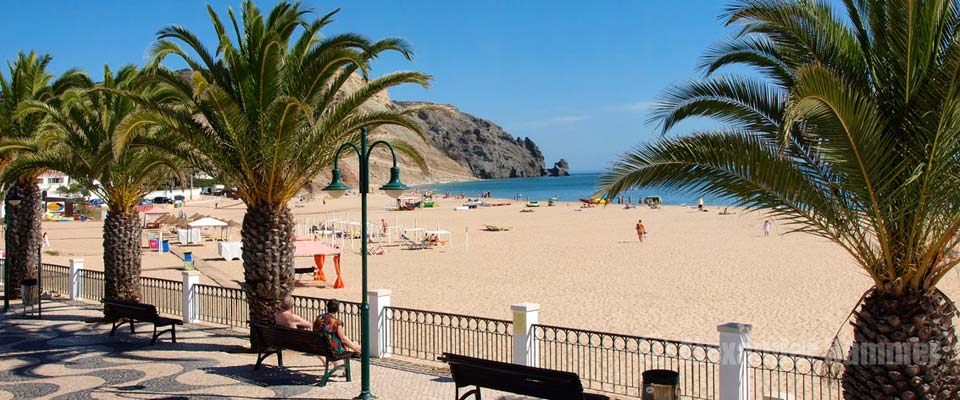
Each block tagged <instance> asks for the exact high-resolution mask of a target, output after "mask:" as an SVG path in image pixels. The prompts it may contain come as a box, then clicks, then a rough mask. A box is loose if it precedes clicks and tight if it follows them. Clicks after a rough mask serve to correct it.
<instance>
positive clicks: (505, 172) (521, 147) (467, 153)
mask: <svg viewBox="0 0 960 400" xmlns="http://www.w3.org/2000/svg"><path fill="white" fill-rule="evenodd" d="M393 104H394V105H395V106H396V107H399V108H404V107H411V106H416V105H423V104H427V103H420V102H403V101H395V102H393ZM413 120H414V121H415V122H417V124H418V125H420V127H421V128H422V129H423V131H424V134H425V135H426V138H427V141H429V142H430V144H431V145H433V146H434V147H436V148H437V149H440V150H441V151H443V152H444V153H445V154H446V155H447V156H449V157H450V158H452V159H453V160H454V161H456V162H458V163H460V164H461V165H464V166H466V167H467V168H469V169H470V172H471V173H472V174H473V175H474V176H476V177H478V178H482V179H499V178H520V177H536V176H543V175H547V174H548V170H547V169H545V168H544V162H543V153H541V152H540V148H538V147H537V144H536V143H534V142H533V141H532V140H530V138H519V137H518V138H514V137H513V136H512V135H510V134H509V133H507V132H505V131H504V130H503V128H501V127H500V126H498V125H497V124H494V123H492V122H490V121H488V120H485V119H482V118H477V117H475V116H473V115H470V114H467V113H465V112H462V111H460V110H458V109H456V108H455V107H453V106H449V110H429V111H420V112H418V113H417V115H416V117H414V118H413ZM558 166H559V163H558V165H555V166H554V168H552V169H550V170H549V171H553V170H554V169H556V170H557V173H558V174H563V175H569V172H568V168H567V166H566V161H563V168H558Z"/></svg>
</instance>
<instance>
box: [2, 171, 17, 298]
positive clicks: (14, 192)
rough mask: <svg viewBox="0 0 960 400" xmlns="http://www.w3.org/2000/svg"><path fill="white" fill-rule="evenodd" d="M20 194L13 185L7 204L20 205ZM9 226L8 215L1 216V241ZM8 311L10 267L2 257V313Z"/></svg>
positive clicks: (5, 257)
mask: <svg viewBox="0 0 960 400" xmlns="http://www.w3.org/2000/svg"><path fill="white" fill-rule="evenodd" d="M20 202H21V200H20V192H19V191H17V186H16V185H13V186H11V187H10V193H9V195H8V196H7V203H10V205H11V206H14V207H16V206H19V205H20ZM9 224H10V215H8V214H6V213H4V215H3V240H4V241H6V240H7V226H8V225H9ZM6 250H7V249H6V246H4V253H6ZM9 310H10V265H8V264H7V256H6V254H4V256H3V312H4V313H6V312H7V311H9Z"/></svg>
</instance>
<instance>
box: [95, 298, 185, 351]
mask: <svg viewBox="0 0 960 400" xmlns="http://www.w3.org/2000/svg"><path fill="white" fill-rule="evenodd" d="M101 302H102V303H103V308H104V310H105V314H107V315H109V316H110V317H111V318H113V329H111V330H110V336H113V335H114V334H115V333H116V332H117V328H119V327H120V326H121V325H123V324H125V323H129V324H130V333H136V332H135V331H134V323H136V322H147V323H152V324H153V338H152V339H150V345H151V346H153V345H154V343H156V342H157V338H159V337H160V335H162V334H164V333H167V332H170V336H171V340H172V341H173V343H176V342H177V325H183V321H181V320H179V319H173V318H166V317H161V316H160V314H158V313H157V308H156V307H154V306H153V305H151V304H143V303H137V302H126V301H112V300H106V299H104V300H101ZM166 326H169V327H170V329H167V330H163V331H160V332H157V328H163V327H166Z"/></svg>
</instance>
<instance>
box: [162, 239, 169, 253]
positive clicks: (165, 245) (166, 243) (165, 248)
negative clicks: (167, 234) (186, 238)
mask: <svg viewBox="0 0 960 400" xmlns="http://www.w3.org/2000/svg"><path fill="white" fill-rule="evenodd" d="M162 252H163V253H169V252H170V241H169V240H164V241H163V250H162Z"/></svg>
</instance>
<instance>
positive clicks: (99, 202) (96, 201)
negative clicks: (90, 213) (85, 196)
mask: <svg viewBox="0 0 960 400" xmlns="http://www.w3.org/2000/svg"><path fill="white" fill-rule="evenodd" d="M89 203H90V205H91V206H102V205H104V204H106V203H104V201H103V199H90V201H89Z"/></svg>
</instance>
